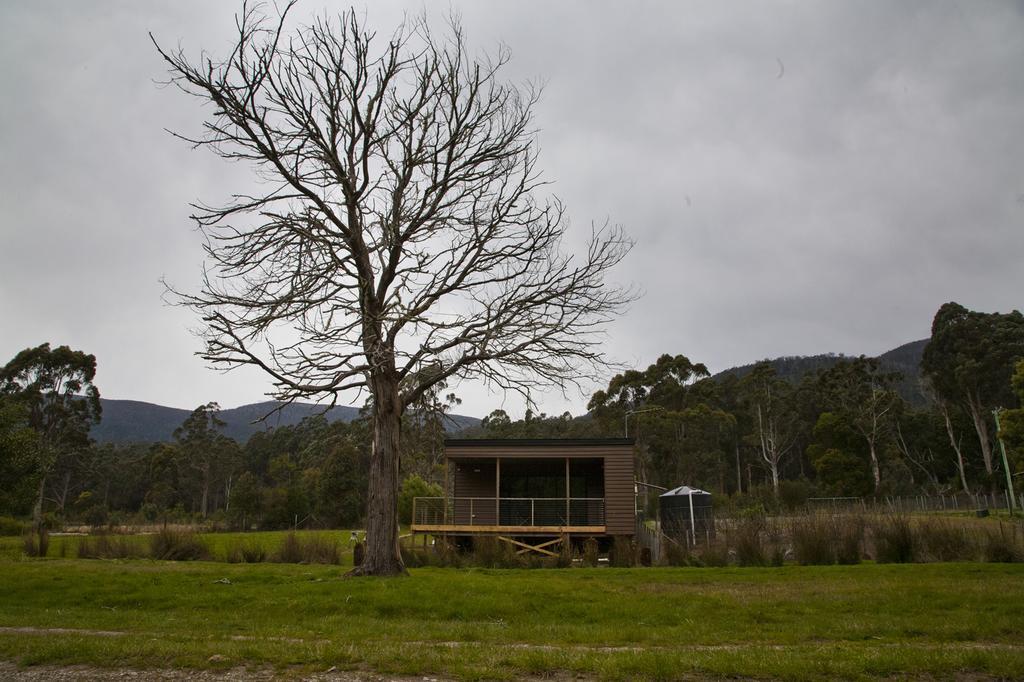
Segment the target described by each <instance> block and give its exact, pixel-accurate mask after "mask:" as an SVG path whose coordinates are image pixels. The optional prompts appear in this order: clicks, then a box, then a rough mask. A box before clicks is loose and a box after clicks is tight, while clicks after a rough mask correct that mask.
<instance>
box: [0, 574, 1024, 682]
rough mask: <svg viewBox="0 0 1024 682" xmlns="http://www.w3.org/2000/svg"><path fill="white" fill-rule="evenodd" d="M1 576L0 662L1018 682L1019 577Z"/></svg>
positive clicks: (1021, 650)
mask: <svg viewBox="0 0 1024 682" xmlns="http://www.w3.org/2000/svg"><path fill="white" fill-rule="evenodd" d="M345 570H346V569H345V567H341V566H306V565H287V564H252V565H248V564H223V563H208V562H188V563H169V562H155V561H146V560H138V561H97V560H92V561H89V560H76V559H46V560H21V559H14V558H12V557H11V556H10V555H9V554H8V555H6V556H5V558H0V585H2V591H0V595H2V596H0V659H6V660H10V661H16V662H18V663H19V664H20V665H26V666H27V665H34V664H51V665H70V664H84V665H91V666H98V667H131V668H142V669H152V668H238V667H258V668H263V667H266V666H272V667H274V668H275V669H278V670H280V671H282V672H292V673H296V674H301V673H304V672H310V671H317V670H326V669H329V668H331V667H336V668H338V669H341V670H345V669H350V670H366V671H375V672H378V673H384V674H408V675H427V674H430V675H441V676H447V677H455V678H463V679H516V678H520V677H524V676H534V677H541V676H551V675H554V676H576V675H579V676H583V677H594V678H603V679H675V678H678V677H679V676H680V675H685V674H689V675H694V676H698V677H729V676H740V677H781V678H790V679H805V678H818V679H831V678H835V677H844V678H856V677H921V678H935V677H939V678H947V677H953V676H957V675H966V676H992V677H1005V678H1020V677H1024V565H1020V564H967V563H964V564H907V565H875V564H870V563H867V564H861V565H857V566H827V567H799V566H786V567H783V568H748V569H741V568H728V569H695V568H679V569H671V568H655V569H649V568H648V569H611V568H598V569H580V568H573V569H561V570H559V569H538V570H482V569H461V570H454V569H416V570H413V571H411V574H410V576H409V577H407V578H398V579H391V580H380V579H345V578H344V577H343V575H344V573H345Z"/></svg>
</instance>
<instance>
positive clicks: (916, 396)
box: [712, 339, 928, 405]
mask: <svg viewBox="0 0 1024 682" xmlns="http://www.w3.org/2000/svg"><path fill="white" fill-rule="evenodd" d="M927 345H928V339H921V340H920V341H911V342H910V343H905V344H903V345H902V346H899V347H897V348H893V349H892V350H890V351H886V352H885V353H882V354H881V355H879V356H878V359H879V360H880V361H881V365H882V367H883V368H884V369H885V370H887V371H890V372H899V373H901V374H902V375H903V379H902V380H901V381H900V382H899V383H898V384H897V385H896V390H897V391H898V392H899V394H900V395H901V396H902V397H903V399H904V400H906V401H907V402H908V403H910V404H911V405H923V404H924V402H925V399H924V395H922V394H921V388H920V383H921V382H920V378H921V355H922V354H923V353H924V347H925V346H927ZM849 359H850V356H846V355H835V354H834V353H827V354H823V355H803V356H800V355H796V356H785V357H781V358H775V359H773V360H768V362H770V363H771V364H772V366H773V367H774V368H775V371H776V372H777V373H778V375H779V376H780V377H782V378H783V379H787V380H789V381H793V382H797V381H800V380H801V379H802V378H803V377H804V376H805V375H807V374H813V373H815V372H818V371H820V370H824V369H828V368H829V367H832V366H833V365H835V364H836V363H837V362H839V361H840V360H849ZM762 362H764V361H763V360H762ZM756 364H758V363H750V364H749V365H740V366H739V367H730V368H729V369H727V370H724V371H722V372H719V373H718V374H715V375H714V376H713V377H712V378H713V379H716V380H717V379H721V378H723V377H725V376H726V375H729V374H732V375H735V376H737V377H742V376H744V375H746V374H748V373H749V372H750V371H751V370H752V369H754V365H756Z"/></svg>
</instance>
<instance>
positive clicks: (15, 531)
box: [0, 516, 28, 538]
mask: <svg viewBox="0 0 1024 682" xmlns="http://www.w3.org/2000/svg"><path fill="white" fill-rule="evenodd" d="M27 530H28V524H25V523H22V522H21V521H19V520H18V519H14V518H11V517H10V516H0V536H4V537H12V538H16V537H18V536H19V535H23V534H24V533H25V532H26V531H27Z"/></svg>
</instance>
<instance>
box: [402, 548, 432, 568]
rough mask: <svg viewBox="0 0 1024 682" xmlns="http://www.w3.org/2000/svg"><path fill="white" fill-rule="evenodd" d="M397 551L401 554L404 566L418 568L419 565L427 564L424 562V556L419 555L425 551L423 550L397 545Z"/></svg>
mask: <svg viewBox="0 0 1024 682" xmlns="http://www.w3.org/2000/svg"><path fill="white" fill-rule="evenodd" d="M398 551H399V552H400V553H401V555H402V563H403V564H404V565H405V567H406V568H419V567H420V566H425V565H429V564H426V563H425V562H424V557H423V556H421V555H422V554H425V553H426V552H425V551H424V550H420V549H416V548H415V547H406V546H405V545H399V546H398Z"/></svg>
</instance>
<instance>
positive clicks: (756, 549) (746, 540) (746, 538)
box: [730, 516, 768, 566]
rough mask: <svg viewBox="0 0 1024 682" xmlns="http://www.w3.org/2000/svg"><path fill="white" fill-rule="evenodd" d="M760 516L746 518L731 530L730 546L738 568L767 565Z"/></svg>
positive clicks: (762, 524) (762, 521)
mask: <svg viewBox="0 0 1024 682" xmlns="http://www.w3.org/2000/svg"><path fill="white" fill-rule="evenodd" d="M765 528H766V525H765V519H764V517H762V516H747V517H745V518H743V519H741V520H740V521H738V522H737V523H736V525H735V526H734V527H733V528H732V532H731V533H730V535H731V536H732V537H731V538H730V540H732V544H733V547H734V549H735V550H736V563H737V564H739V565H740V566H766V565H767V564H768V559H767V555H766V553H765V548H764V545H763V544H762V538H761V536H762V533H763V532H764V531H765Z"/></svg>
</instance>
